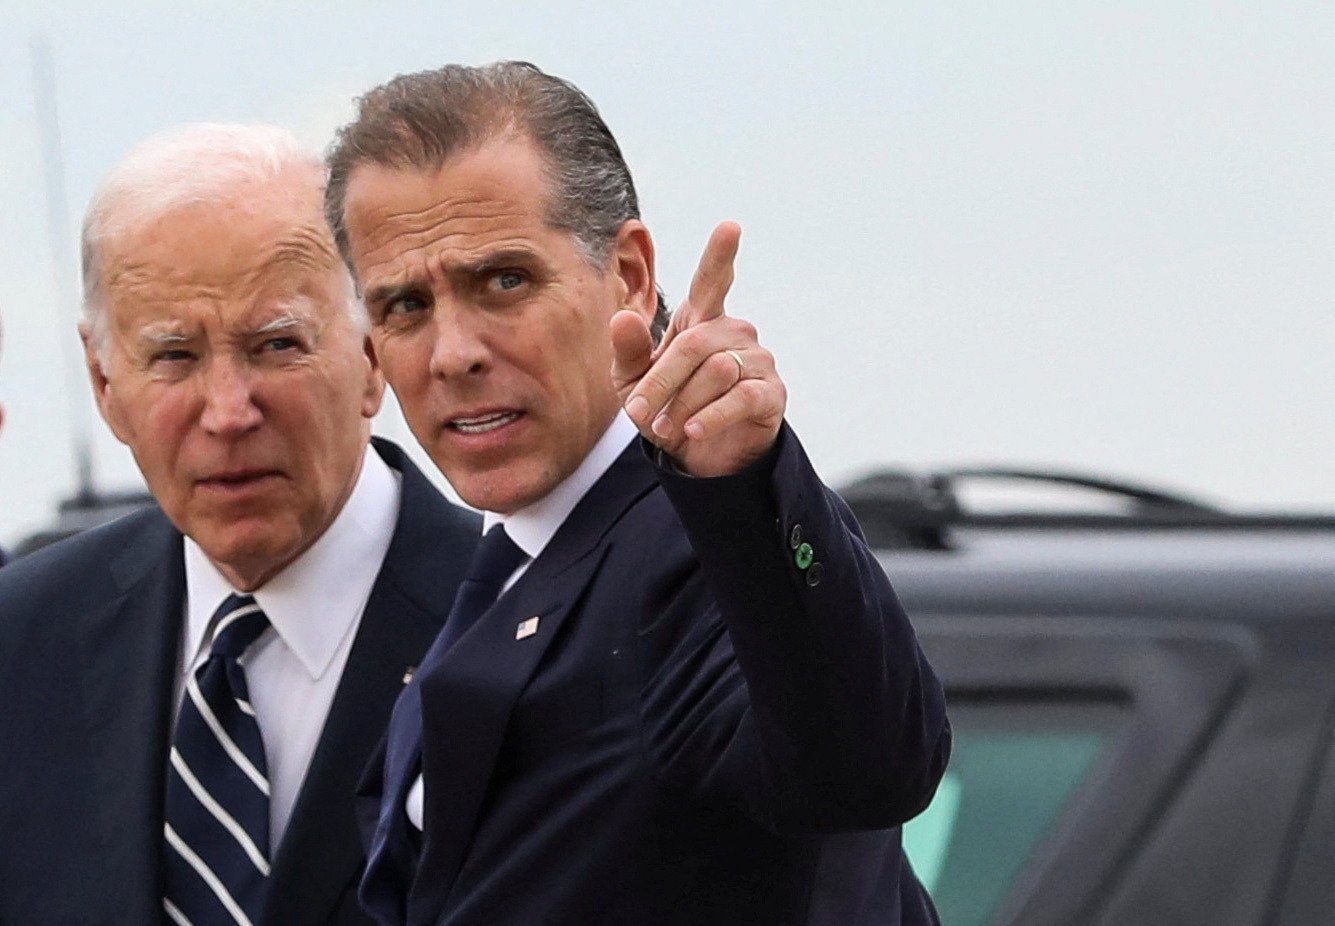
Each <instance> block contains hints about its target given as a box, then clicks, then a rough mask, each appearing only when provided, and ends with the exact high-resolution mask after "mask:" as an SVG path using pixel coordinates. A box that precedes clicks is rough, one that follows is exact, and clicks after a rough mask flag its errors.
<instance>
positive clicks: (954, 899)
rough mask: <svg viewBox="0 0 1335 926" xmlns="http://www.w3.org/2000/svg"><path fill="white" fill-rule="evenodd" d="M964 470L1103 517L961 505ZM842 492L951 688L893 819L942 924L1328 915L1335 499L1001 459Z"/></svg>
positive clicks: (1334, 762)
mask: <svg viewBox="0 0 1335 926" xmlns="http://www.w3.org/2000/svg"><path fill="white" fill-rule="evenodd" d="M979 480H982V481H983V482H984V483H985V484H991V483H997V482H1005V483H1009V484H1029V485H1035V484H1037V485H1040V486H1044V487H1051V486H1057V487H1065V488H1074V489H1075V490H1078V491H1080V492H1083V493H1086V494H1089V495H1090V496H1091V497H1098V498H1099V499H1100V504H1099V508H1100V509H1102V510H1099V511H1089V510H1083V509H1076V510H1070V509H1069V507H1068V508H1067V510H1063V511H1058V512H1048V513H1041V514H1035V513H1024V512H1023V511H1021V513H1009V514H997V513H993V514H981V513H969V512H968V511H967V510H966V509H964V508H963V507H962V506H961V505H960V503H959V501H958V496H959V494H960V492H961V490H962V487H964V486H965V485H973V484H977V483H978V482H979ZM843 494H844V496H845V498H846V499H847V500H848V501H849V503H850V504H851V505H852V507H853V509H854V510H855V512H856V513H857V514H858V517H859V520H860V521H861V522H862V524H863V526H864V529H865V530H866V532H867V534H868V539H869V540H870V541H871V542H872V545H873V546H874V547H876V548H877V549H878V551H879V552H880V560H881V562H882V564H883V565H884V567H885V570H886V572H887V573H888V574H889V575H890V577H891V579H892V580H893V582H894V584H895V587H896V589H897V590H898V591H899V593H900V596H901V597H902V599H903V601H904V604H905V605H906V607H907V608H908V611H909V613H910V615H912V616H913V618H914V623H915V625H916V626H917V628H918V632H919V636H920V638H921V640H922V644H923V647H924V648H925V649H926V650H927V652H928V655H929V656H930V658H931V660H932V663H933V665H934V666H935V667H936V669H937V671H938V672H939V674H940V675H941V677H942V679H943V681H944V683H945V685H946V687H947V694H948V698H949V701H950V713H951V721H952V724H953V727H954V731H955V749H954V753H953V756H952V758H951V763H950V769H949V772H948V773H947V776H946V779H945V781H944V782H943V784H942V786H941V789H940V790H939V792H938V794H937V797H936V800H935V801H934V803H933V804H932V806H931V808H929V810H928V811H927V812H926V813H924V814H923V815H922V816H921V817H919V818H918V819H917V820H914V821H912V822H911V823H910V824H909V825H908V826H907V827H906V828H905V842H906V846H907V848H908V851H909V854H910V857H911V858H912V859H913V862H914V866H915V868H916V869H917V871H918V874H919V875H920V877H922V879H923V880H924V881H925V882H926V883H927V884H928V885H929V886H930V888H931V890H932V893H933V896H934V897H935V899H936V902H937V905H938V908H939V910H940V913H941V919H942V922H943V923H944V924H946V926H982V924H1002V923H1016V924H1024V926H1049V924H1051V926H1085V924H1116V926H1127V924H1130V926H1147V924H1179V923H1181V924H1201V926H1229V924H1247V926H1256V924H1284V926H1290V924H1292V926H1300V924H1313V926H1315V924H1330V923H1335V518H1327V517H1258V516H1240V515H1231V514H1228V513H1225V512H1222V511H1219V510H1216V509H1214V508H1211V507H1208V506H1206V505H1202V504H1200V503H1197V502H1194V501H1191V500H1189V499H1185V498H1181V497H1177V496H1173V495H1169V494H1166V493H1162V492H1155V491H1150V490H1146V489H1143V488H1139V487H1135V486H1127V485H1120V484H1114V483H1108V482H1103V481H1101V480H1097V479H1088V478H1084V477H1079V476H1063V475H1054V474H1043V473H1017V472H1004V471H995V470H993V471H972V472H956V473H946V474H939V475H937V476H933V477H928V478H910V477H907V476H903V475H896V474H884V475H881V476H877V477H871V478H868V479H866V480H862V481H861V482H858V483H854V484H852V485H850V486H846V487H845V488H844V489H843ZM1109 499H1111V500H1112V503H1113V504H1112V505H1111V506H1110V505H1109V504H1108V503H1107V502H1108V500H1109Z"/></svg>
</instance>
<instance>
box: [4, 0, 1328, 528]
mask: <svg viewBox="0 0 1335 926" xmlns="http://www.w3.org/2000/svg"><path fill="white" fill-rule="evenodd" d="M35 33H44V34H46V35H47V36H48V37H49V40H50V42H51V46H52V48H53V52H54V60H55V64H56V70H57V92H58V99H59V106H60V115H61V121H62V125H63V130H64V155H65V161H66V180H67V186H68V191H69V196H68V199H69V208H68V212H69V224H70V225H71V226H77V223H78V221H79V218H80V217H81V215H82V211H83V207H84V205H85V203H86V201H87V198H88V196H89V194H90V193H91V191H92V189H93V187H94V185H95V184H96V182H97V181H98V179H99V178H100V177H101V176H102V174H103V173H104V172H105V171H106V170H107V169H108V168H109V167H110V166H111V164H112V163H114V162H115V161H116V160H117V159H118V158H119V157H120V156H121V155H123V154H124V153H125V152H126V151H127V150H128V149H129V148H130V147H131V146H132V145H133V144H134V143H135V142H136V141H137V140H139V139H140V138H142V137H143V136H144V135H146V134H148V133H150V132H153V131H155V130H157V129H160V128H163V127H165V126H168V125H171V124H173V123H178V122H182V121H190V120H201V119H211V120H242V121H273V122H279V123H283V124H286V125H288V126H290V127H292V128H293V129H295V130H296V131H297V132H298V133H299V134H300V135H301V136H302V137H303V138H304V139H305V140H307V141H309V142H310V143H312V144H313V145H318V146H323V145H324V143H325V142H326V141H327V139H328V136H329V133H330V131H331V129H332V128H333V127H334V126H335V125H337V124H339V123H340V122H342V121H343V120H345V119H346V118H347V117H348V115H349V114H350V112H351V107H350V100H351V98H352V97H353V96H354V95H355V94H356V93H357V92H359V91H360V90H362V89H364V88H366V87H368V86H370V85H372V84H375V83H377V82H380V81H382V80H384V79H386V78H388V77H390V76H392V75H394V74H395V73H398V72H401V71H406V70H416V69H420V68H425V67H430V66H434V65H438V64H441V63H444V62H447V61H463V62H468V63H482V62H485V61H489V60H493V59H496V58H500V57H518V58H527V59H530V60H532V61H535V62H537V63H538V64H540V65H542V66H543V67H544V68H546V69H548V70H550V71H552V72H554V73H557V74H560V75H563V76H566V77H569V78H571V79H573V80H574V81H575V82H576V83H578V84H579V85H580V86H581V87H583V88H584V89H585V90H586V91H588V92H589V94H590V95H591V96H592V97H593V98H594V99H595V100H596V101H597V102H598V103H599V105H600V106H601V107H602V109H603V112H604V115H605V116H606V117H607V120H608V122H609V124H610V125H611V126H612V127H613V130H614V131H615V132H616V133H617V135H618V137H619V138H620V140H621V142H622V144H623V147H624V149H625V151H626V155H627V157H628V159H629V161H630V163H631V166H632V168H633V169H634V171H635V174H636V179H637V181H638V184H639V187H640V190H641V195H642V201H643V204H644V211H645V218H646V220H647V221H648V223H649V225H650V227H651V228H652V229H653V231H654V233H655V236H656V239H657V243H658V246H659V250H660V255H661V257H660V272H661V276H662V280H663V282H664V284H665V285H666V286H667V287H668V290H669V293H670V294H671V295H673V296H679V295H680V294H681V292H682V291H683V290H684V288H685V286H686V283H687V281H688V279H689V276H690V273H691V270H692V268H693V267H694V262H695V259H696V257H697V255H698V252H699V249H700V247H701V246H702V244H703V242H704V240H705V238H706V237H707V235H708V232H709V230H710V228H711V227H712V226H713V225H714V223H715V222H717V221H718V220H721V219H725V218H733V219H736V220H738V221H740V222H741V223H742V226H743V228H744V230H745V234H744V236H743V242H742V253H741V257H740V263H739V276H738V284H737V286H736V288H735V290H734V295H733V298H732V300H731V306H732V309H733V311H734V313H735V314H739V315H744V316H746V317H749V318H750V319H752V320H753V321H754V322H755V323H756V324H757V325H758V326H759V328H760V331H761V337H762V340H763V342H764V343H766V344H767V345H768V346H769V347H770V348H771V349H772V350H773V351H774V352H775V354H776V355H777V357H778V359H779V364H780V371H781V372H782V373H783V374H784V376H785V377H786V379H787V381H788V383H789V386H790V391H791V404H790V409H789V417H790V419H791V420H792V422H793V423H794V424H795V426H796V427H797V429H798V431H799V433H800V434H801V435H802V437H803V439H804V441H805V442H806V444H807V446H808V448H809V449H810V451H811V453H812V456H813V457H814V458H815V460H816V462H817V465H818V467H819V468H820V469H821V470H822V472H823V473H824V474H825V475H826V476H827V477H828V478H830V479H831V480H833V481H839V480H841V479H845V478H848V477H850V476H853V475H856V474H858V473H861V472H864V471H866V470H867V469H868V468H870V467H873V466H874V465H876V464H880V463H887V462H892V461H893V462H900V463H908V464H913V465H937V464H945V463H952V462H980V461H1006V462H1012V463H1041V464H1046V465H1055V466H1062V467H1078V468H1085V469H1093V470H1099V471H1105V472H1108V473H1112V474H1119V475H1122V476H1127V477H1133V478H1137V479H1141V480H1147V481H1152V482H1159V483H1163V484H1166V485H1168V486H1171V487H1177V488H1181V489H1186V490H1192V491H1196V492H1199V493H1200V494H1202V495H1204V496H1205V497H1206V498H1209V499H1213V500H1216V501H1219V502H1221V503H1225V504H1231V505H1236V506H1238V507H1242V508H1286V509H1294V510H1298V509H1309V510H1315V509H1325V510H1330V509H1335V465H1332V459H1335V431H1333V429H1332V426H1331V408H1332V399H1333V398H1335V363H1332V357H1335V320H1333V319H1332V311H1331V310H1332V293H1335V285H1333V284H1335V260H1332V257H1333V256H1335V104H1333V101H1335V4H1331V3H1329V2H1320V3H1318V2H1313V3H1308V4H1290V3H1273V2H1259V0H1258V2H1254V3H1248V4H1231V3H1218V2H1213V3H1204V2H1200V3H1197V2H1164V0H1155V2H1121V3H1116V4H1112V3H1094V2H1076V3H1064V4H1058V3H1038V2H1012V3H1004V4H999V3H994V2H981V0H972V2H961V3H928V2H916V3H912V4H887V3H862V4H857V3H849V4H837V3H821V4H813V3H791V4H785V3H775V2H765V3H761V2H746V3H729V4H720V3H718V2H717V0H712V2H687V3H675V4H670V5H667V4H664V5H659V4H613V3H605V4H593V3H577V2H570V0H545V2H504V3H486V4H478V3H473V4H452V3H374V4H373V3H341V4H337V5H334V4H323V5H316V4H301V5H297V4H291V5H277V4H259V3H235V2H233V3H225V4H224V3H207V4H205V3H200V4H195V5H193V6H188V7H185V8H182V5H181V4H178V3H171V4H168V3H133V4H130V5H129V6H127V7H126V8H124V9H114V10H101V9H98V8H96V7H95V6H94V5H93V4H77V3H71V2H59V3H57V2H43V3H40V4H38V3H26V4H25V3H19V4H17V5H15V4H14V3H8V4H6V5H5V6H4V8H3V11H0V100H3V105H2V106H0V315H2V316H3V319H4V325H5V332H6V333H5V345H4V355H3V357H2V358H0V401H2V402H4V404H5V405H6V407H7V408H8V412H9V417H8V421H7V423H6V426H5V428H4V431H3V433H0V542H12V541H13V540H15V539H16V538H18V537H19V536H22V535H24V534H26V533H27V532H28V531H29V530H31V529H33V528H35V527H37V526H39V525H41V524H43V523H45V522H47V521H48V520H50V517H51V513H52V511H53V508H54V504H55V502H56V500H57V499H58V498H60V497H61V496H63V495H65V494H68V492H69V491H70V490H71V488H72V486H73V478H74V476H73V465H72V463H71V454H70V449H69V448H70V446H71V439H70V430H71V420H72V418H76V417H77V416H78V415H79V414H90V411H89V410H90V409H91V401H89V400H88V399H87V388H86V386H85V385H84V384H83V382H82V381H81V380H80V381H79V382H78V384H77V385H78V389H79V390H80V391H79V393H78V395H77V396H76V397H75V398H74V399H73V400H71V398H70V396H69V390H68V388H67V371H66V366H67V365H68V363H67V360H66V359H64V358H65V357H66V355H67V353H68V351H69V350H70V349H72V348H73V347H74V344H75V335H74V330H73V319H72V307H69V306H62V305H58V304H57V302H58V298H57V295H56V292H57V287H56V285H55V277H54V276H53V269H52V267H53V260H52V253H51V248H50V247H49V245H48V240H49V239H48V232H47V227H46V221H45V206H44V199H43V193H42V189H43V187H42V174H41V168H40V160H39V150H40V149H39V138H38V134H37V130H36V120H35V115H34V106H33V81H32V74H31V61H30V57H29V42H30V40H31V37H32V36H33V34H35ZM68 248H69V253H66V254H63V255H61V260H63V261H64V266H65V267H67V268H72V266H73V254H72V250H73V243H72V242H71V243H70V244H69V245H68ZM94 430H95V432H96V435H97V437H96V471H97V477H98V482H99V484H100V485H101V486H102V487H104V488H115V487H129V486H134V485H136V484H138V477H137V474H136V471H135V469H134V466H133V461H132V460H131V459H130V457H129V454H128V453H127V452H125V451H124V450H123V449H122V448H120V446H119V445H117V444H116V443H115V442H114V440H113V439H112V438H111V437H110V436H109V434H108V433H107V432H106V431H105V429H104V428H103V426H102V425H101V423H100V422H95V423H94ZM380 430H381V431H382V432H384V433H387V434H390V435H394V436H398V437H400V438H403V439H405V440H406V439H407V435H406V432H405V429H404V428H403V425H402V422H401V420H400V419H399V418H398V415H397V412H395V411H393V410H390V411H389V412H388V413H387V414H386V415H384V416H382V420H381V422H380Z"/></svg>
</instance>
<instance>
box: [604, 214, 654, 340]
mask: <svg viewBox="0 0 1335 926" xmlns="http://www.w3.org/2000/svg"><path fill="white" fill-rule="evenodd" d="M609 269H610V270H611V272H612V273H613V274H614V275H615V276H616V280H617V286H618V289H619V293H618V295H619V297H620V300H619V302H618V303H617V305H618V306H619V307H620V308H623V309H630V310H632V311H634V312H635V313H636V314H638V315H641V316H643V318H644V320H645V321H646V322H648V323H649V324H653V320H654V313H655V312H656V311H657V310H658V286H657V280H656V279H655V277H654V242H653V239H652V238H651V237H650V236H649V229H648V228H646V227H645V225H644V223H643V222H641V221H640V220H639V219H629V220H627V221H625V222H623V223H622V224H621V228H620V229H618V230H617V237H616V241H615V243H614V244H613V247H612V257H611V265H610V267H609Z"/></svg>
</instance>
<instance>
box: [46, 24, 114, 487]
mask: <svg viewBox="0 0 1335 926" xmlns="http://www.w3.org/2000/svg"><path fill="white" fill-rule="evenodd" d="M30 48H31V51H32V82H33V97H34V103H35V104H36V109H37V132H38V135H39V136H40V139H41V145H42V174H43V177H44V179H45V186H46V228H47V233H48V234H49V235H50V244H51V269H52V273H53V275H54V283H55V294H56V303H57V305H56V308H57V311H58V313H59V315H60V316H62V317H65V318H66V320H68V321H72V322H76V323H77V321H78V310H77V309H76V308H75V306H76V304H77V296H76V295H75V292H74V286H73V283H74V279H75V271H74V267H73V265H72V264H71V257H72V256H73V252H72V250H71V248H70V242H71V240H72V239H71V237H70V230H69V213H68V211H67V204H66V199H65V161H64V157H63V156H62V154H61V140H60V116H59V114H58V113H57V111H56V67H55V62H54V60H53V58H52V55H51V42H50V40H49V39H48V38H47V36H46V35H45V34H44V33H34V34H33V36H32V41H31V42H30ZM71 313H72V315H71ZM66 330H68V329H66ZM61 343H62V345H66V344H68V343H69V341H68V340H67V339H62V341H61ZM62 354H63V355H64V358H65V392H66V395H67V397H68V399H69V403H70V409H69V412H70V435H71V441H72V443H73V444H74V460H75V465H76V467H77V473H76V477H77V479H78V491H77V493H76V495H75V497H74V498H73V499H71V500H70V502H72V503H73V504H74V505H75V506H77V507H91V506H92V505H94V504H96V501H97V498H98V493H97V489H96V487H95V486H94V482H93V448H92V443H91V441H90V440H89V423H90V422H89V414H88V402H87V399H86V398H85V393H84V390H83V358H82V357H81V356H77V355H71V353H70V351H69V349H68V348H66V349H64V350H63V351H62ZM67 504H68V503H67Z"/></svg>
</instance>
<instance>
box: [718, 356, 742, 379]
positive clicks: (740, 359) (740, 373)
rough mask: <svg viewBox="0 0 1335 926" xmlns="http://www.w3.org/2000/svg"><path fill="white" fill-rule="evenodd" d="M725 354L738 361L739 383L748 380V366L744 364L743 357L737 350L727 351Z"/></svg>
mask: <svg viewBox="0 0 1335 926" xmlns="http://www.w3.org/2000/svg"><path fill="white" fill-rule="evenodd" d="M723 353H725V354H727V355H728V356H729V357H731V358H732V359H733V360H736V361H737V382H739V383H740V382H741V381H742V380H744V379H746V364H744V363H742V355H741V354H739V353H737V351H735V350H725V351H724V352H723Z"/></svg>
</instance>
